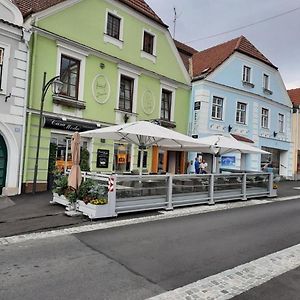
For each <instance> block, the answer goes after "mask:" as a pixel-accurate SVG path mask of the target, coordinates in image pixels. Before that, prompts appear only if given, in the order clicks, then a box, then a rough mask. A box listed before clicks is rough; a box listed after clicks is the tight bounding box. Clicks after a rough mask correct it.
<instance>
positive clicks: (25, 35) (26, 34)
mask: <svg viewBox="0 0 300 300" xmlns="http://www.w3.org/2000/svg"><path fill="white" fill-rule="evenodd" d="M30 35H31V33H30V32H29V31H26V30H25V29H24V28H22V38H21V40H22V41H23V42H24V43H25V45H26V48H27V57H26V82H25V96H24V106H23V123H22V142H21V157H20V167H19V168H20V171H19V186H18V193H19V194H21V191H22V182H23V174H24V165H23V164H24V156H25V131H26V117H27V102H28V84H29V60H30V47H29V39H30Z"/></svg>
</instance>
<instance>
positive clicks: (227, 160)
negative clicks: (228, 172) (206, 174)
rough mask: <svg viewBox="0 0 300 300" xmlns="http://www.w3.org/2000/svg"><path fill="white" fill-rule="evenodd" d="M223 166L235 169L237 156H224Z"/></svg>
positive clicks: (222, 159)
mask: <svg viewBox="0 0 300 300" xmlns="http://www.w3.org/2000/svg"><path fill="white" fill-rule="evenodd" d="M221 164H222V166H226V167H234V166H235V156H222V157H221Z"/></svg>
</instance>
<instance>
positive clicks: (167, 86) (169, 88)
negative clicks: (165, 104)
mask: <svg viewBox="0 0 300 300" xmlns="http://www.w3.org/2000/svg"><path fill="white" fill-rule="evenodd" d="M176 89H177V86H175V85H173V84H171V83H169V82H165V81H162V80H161V81H160V97H159V107H158V108H159V112H158V115H159V118H160V117H161V100H162V91H163V90H167V91H169V92H171V93H172V97H171V114H170V121H171V122H174V114H175V99H176Z"/></svg>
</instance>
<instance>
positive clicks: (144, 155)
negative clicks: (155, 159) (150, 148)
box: [137, 150, 148, 168]
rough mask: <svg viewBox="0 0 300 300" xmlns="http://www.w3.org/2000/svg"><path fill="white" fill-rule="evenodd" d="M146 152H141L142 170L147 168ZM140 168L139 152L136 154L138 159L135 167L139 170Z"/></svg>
mask: <svg viewBox="0 0 300 300" xmlns="http://www.w3.org/2000/svg"><path fill="white" fill-rule="evenodd" d="M147 156H148V153H147V151H143V166H142V167H143V168H147ZM140 166H141V151H140V150H139V152H138V159H137V167H138V168H140Z"/></svg>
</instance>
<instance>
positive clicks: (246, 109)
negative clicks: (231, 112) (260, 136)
mask: <svg viewBox="0 0 300 300" xmlns="http://www.w3.org/2000/svg"><path fill="white" fill-rule="evenodd" d="M239 104H243V105H245V110H241V109H239V108H238V105H239ZM247 111H248V104H247V103H246V102H242V101H237V102H236V112H235V123H236V124H240V125H247V116H248V113H247ZM238 112H240V114H239V120H237V115H238ZM243 112H244V113H245V118H244V119H245V121H244V122H242V121H241V114H242V113H243Z"/></svg>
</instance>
